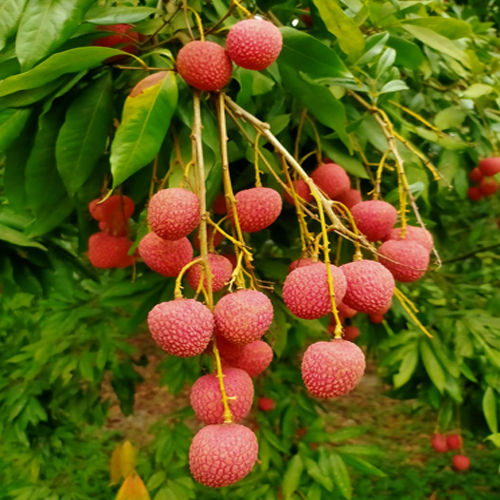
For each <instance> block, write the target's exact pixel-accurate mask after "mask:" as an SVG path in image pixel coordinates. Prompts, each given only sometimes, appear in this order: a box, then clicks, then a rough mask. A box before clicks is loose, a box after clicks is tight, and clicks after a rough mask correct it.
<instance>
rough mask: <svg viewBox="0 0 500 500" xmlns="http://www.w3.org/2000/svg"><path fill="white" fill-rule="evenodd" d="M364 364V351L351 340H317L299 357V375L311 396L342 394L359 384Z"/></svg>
mask: <svg viewBox="0 0 500 500" xmlns="http://www.w3.org/2000/svg"><path fill="white" fill-rule="evenodd" d="M365 366H366V362H365V355H364V354H363V351H362V350H361V349H360V348H359V347H358V346H357V345H356V344H353V343H352V342H349V341H347V340H342V339H334V340H331V341H330V342H316V343H314V344H311V345H310V346H309V347H308V348H307V350H306V352H305V353H304V357H303V358H302V367H301V370H302V379H303V380H304V384H305V386H306V387H307V390H308V391H309V393H310V394H312V395H313V396H316V397H318V398H332V397H337V396H344V395H345V394H347V393H349V392H350V391H352V390H353V389H354V388H355V387H356V386H357V385H358V383H359V381H360V380H361V377H362V376H363V374H364V372H365Z"/></svg>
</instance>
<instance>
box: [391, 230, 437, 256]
mask: <svg viewBox="0 0 500 500" xmlns="http://www.w3.org/2000/svg"><path fill="white" fill-rule="evenodd" d="M401 232H402V229H401V228H400V227H396V228H394V229H391V231H390V233H389V234H388V236H387V238H386V239H387V240H403V239H404V240H408V241H416V242H417V243H419V244H420V245H422V246H423V247H424V248H426V249H427V250H429V252H430V251H431V250H432V248H433V246H434V238H433V237H432V234H431V233H430V232H429V231H428V230H427V229H424V228H423V227H418V226H406V232H405V237H404V238H402V237H401Z"/></svg>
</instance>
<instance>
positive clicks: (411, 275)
mask: <svg viewBox="0 0 500 500" xmlns="http://www.w3.org/2000/svg"><path fill="white" fill-rule="evenodd" d="M378 252H379V255H380V258H379V261H380V263H381V264H382V265H383V266H385V267H386V268H387V269H389V271H390V272H391V273H392V275H393V276H394V279H395V280H397V281H401V282H402V283H411V282H412V281H417V280H418V279H420V278H421V277H422V276H423V275H424V274H425V272H426V271H427V267H428V266H429V252H428V250H427V249H426V248H424V247H423V246H422V245H420V243H417V242H416V241H411V240H406V239H404V240H387V241H386V242H385V243H382V245H380V247H379V249H378Z"/></svg>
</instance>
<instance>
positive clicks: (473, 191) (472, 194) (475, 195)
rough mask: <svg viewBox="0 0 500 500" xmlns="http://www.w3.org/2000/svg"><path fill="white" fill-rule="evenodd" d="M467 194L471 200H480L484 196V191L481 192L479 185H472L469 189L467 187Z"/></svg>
mask: <svg viewBox="0 0 500 500" xmlns="http://www.w3.org/2000/svg"><path fill="white" fill-rule="evenodd" d="M467 196H468V198H469V200H472V201H479V200H481V199H482V198H483V193H481V190H480V189H479V188H478V187H476V186H471V187H470V188H469V189H467Z"/></svg>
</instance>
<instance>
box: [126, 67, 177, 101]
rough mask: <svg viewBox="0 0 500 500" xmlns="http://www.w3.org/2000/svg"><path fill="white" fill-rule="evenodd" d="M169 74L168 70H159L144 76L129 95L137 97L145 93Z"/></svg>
mask: <svg viewBox="0 0 500 500" xmlns="http://www.w3.org/2000/svg"><path fill="white" fill-rule="evenodd" d="M166 76H167V72H166V71H158V72H156V73H153V74H152V75H149V76H146V78H143V79H142V80H141V81H140V82H139V83H137V85H136V86H135V87H134V88H133V89H132V90H131V91H130V94H129V95H128V96H129V97H137V96H138V95H140V94H142V93H144V91H145V90H146V89H148V88H150V87H152V86H153V85H157V84H158V83H160V82H161V81H162V80H163V79H164V78H165V77H166Z"/></svg>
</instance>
